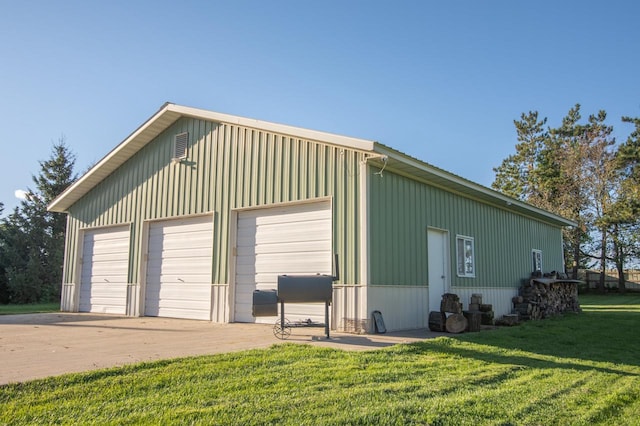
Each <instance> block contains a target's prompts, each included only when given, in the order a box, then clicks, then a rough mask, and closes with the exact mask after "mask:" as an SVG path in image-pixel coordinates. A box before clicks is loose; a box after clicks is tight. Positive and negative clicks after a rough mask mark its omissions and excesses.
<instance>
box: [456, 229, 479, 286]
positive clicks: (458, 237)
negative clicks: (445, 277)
mask: <svg viewBox="0 0 640 426" xmlns="http://www.w3.org/2000/svg"><path fill="white" fill-rule="evenodd" d="M459 241H463V242H464V243H463V245H464V246H466V243H467V242H470V243H471V256H470V260H471V272H467V270H466V269H467V268H466V267H465V268H464V270H463V271H462V272H461V271H460V259H464V262H465V263H467V260H466V256H465V254H464V253H460V245H459V244H458V243H459ZM456 274H457V275H458V276H459V277H464V278H475V277H476V248H475V241H474V238H473V237H469V236H467V235H456Z"/></svg>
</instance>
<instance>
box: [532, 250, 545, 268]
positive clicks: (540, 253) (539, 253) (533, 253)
mask: <svg viewBox="0 0 640 426" xmlns="http://www.w3.org/2000/svg"><path fill="white" fill-rule="evenodd" d="M537 255H539V256H540V269H536V264H537V263H538V260H537V259H536V256H537ZM531 261H532V265H531V266H532V268H533V272H536V271H540V272H542V265H543V263H542V250H538V249H531Z"/></svg>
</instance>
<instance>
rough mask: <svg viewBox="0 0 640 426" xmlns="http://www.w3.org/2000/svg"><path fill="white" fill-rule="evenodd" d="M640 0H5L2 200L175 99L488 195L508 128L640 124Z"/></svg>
mask: <svg viewBox="0 0 640 426" xmlns="http://www.w3.org/2000/svg"><path fill="white" fill-rule="evenodd" d="M639 18H640V2H637V1H616V0H610V1H607V2H603V1H598V2H595V1H546V0H539V1H533V2H532V1H527V2H525V1H513V0H509V1H491V0H488V1H471V0H469V1H464V0H459V1H447V2H445V1H427V0H425V1H393V2H392V1H359V0H353V1H346V0H342V1H333V0H324V1H316V2H312V1H278V0H275V1H242V0H240V1H220V2H217V1H183V2H176V1H162V0H158V1H153V2H151V1H131V0H128V1H121V0H115V1H53V0H50V1H30V0H24V1H9V0H0V99H1V100H2V102H0V130H1V131H2V158H3V159H4V161H3V165H2V167H0V201H1V202H3V203H4V204H5V214H6V213H7V212H8V210H11V209H12V208H13V207H14V206H15V205H16V204H17V203H18V202H19V201H18V200H17V199H16V198H15V196H14V192H15V190H17V189H26V188H27V187H31V188H33V187H34V185H33V183H32V181H31V175H33V174H37V173H38V171H39V164H38V161H42V160H45V159H47V158H48V157H49V155H50V152H51V146H52V143H53V142H55V141H57V140H58V139H59V138H60V137H61V136H63V135H64V137H65V138H66V141H67V144H68V146H69V147H70V148H71V150H72V151H73V152H74V153H75V154H76V156H77V164H76V167H77V170H78V171H84V170H86V168H87V167H88V166H89V165H90V164H93V163H95V162H96V161H98V160H100V159H101V158H102V157H103V156H104V155H105V154H107V153H108V152H109V151H110V150H111V149H112V148H114V147H115V146H116V145H117V144H118V143H120V142H121V141H122V140H123V139H125V138H126V137H127V136H128V135H129V134H130V133H131V132H132V131H134V130H135V129H136V128H137V127H138V126H139V125H140V124H142V123H143V122H144V121H145V120H146V119H147V118H149V117H150V116H151V115H153V114H154V113H155V112H156V111H157V110H158V108H160V106H161V105H162V104H163V103H164V102H166V101H170V102H174V103H178V104H182V105H187V106H193V107H198V108H204V109H209V110H213V111H217V112H222V113H227V114H235V115H240V116H245V117H250V118H256V119H260V120H266V121H273V122H278V123H284V124H289V125H294V126H300V127H305V128H310V129H315V130H322V131H326V132H331V133H338V134H343V135H348V136H354V137H360V138H365V139H372V140H377V141H379V142H382V143H384V144H386V145H389V146H391V147H393V148H396V149H398V150H400V151H403V152H405V153H407V154H410V155H412V156H414V157H417V158H419V159H421V160H424V161H426V162H428V163H431V164H433V165H435V166H438V167H441V168H444V169H446V170H448V171H451V172H453V173H455V174H458V175H460V176H463V177H465V178H468V179H471V180H473V181H476V182H478V183H480V184H483V185H486V186H489V185H490V184H491V182H492V181H493V177H494V174H493V170H492V169H493V167H496V166H498V165H499V164H500V163H501V161H502V160H503V159H504V158H505V157H507V156H508V155H509V154H511V153H512V152H513V151H514V146H515V144H516V136H515V130H514V126H513V120H514V119H518V118H519V117H520V114H521V113H523V112H527V111H529V110H537V111H539V112H540V114H541V115H542V116H546V117H548V118H549V124H551V125H557V124H559V122H560V120H561V119H562V117H563V116H564V115H565V114H566V112H567V111H568V110H569V108H571V107H572V106H573V105H574V104H576V103H580V104H581V105H582V111H583V115H584V116H585V118H586V115H588V114H590V113H595V112H597V111H598V110H600V109H604V110H605V111H607V113H608V117H609V120H608V121H609V123H610V124H613V125H614V126H615V127H616V136H617V137H618V139H619V140H624V139H625V138H626V137H627V135H628V133H629V132H630V131H631V129H630V127H629V125H627V124H622V123H621V122H620V117H621V116H622V115H629V116H640V75H639V74H638V69H639V68H640V67H639V65H640V54H639V53H640V52H639V50H640V43H639V42H640V25H638V22H640V19H639Z"/></svg>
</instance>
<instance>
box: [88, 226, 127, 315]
mask: <svg viewBox="0 0 640 426" xmlns="http://www.w3.org/2000/svg"><path fill="white" fill-rule="evenodd" d="M129 234H130V232H129V227H128V226H124V227H117V228H104V229H97V230H87V231H85V232H84V237H83V247H82V269H81V278H80V295H79V306H78V310H79V311H80V312H95V313H109V314H125V313H126V304H127V287H128V284H127V283H128V269H129Z"/></svg>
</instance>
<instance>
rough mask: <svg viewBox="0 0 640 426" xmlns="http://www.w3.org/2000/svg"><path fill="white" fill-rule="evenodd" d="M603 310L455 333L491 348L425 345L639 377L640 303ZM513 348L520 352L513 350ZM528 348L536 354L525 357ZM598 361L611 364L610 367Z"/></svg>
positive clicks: (535, 364) (543, 365)
mask: <svg viewBox="0 0 640 426" xmlns="http://www.w3.org/2000/svg"><path fill="white" fill-rule="evenodd" d="M599 308H600V307H598V309H593V310H585V312H583V313H581V314H565V315H564V316H562V317H555V318H550V319H546V320H542V321H528V322H526V323H523V324H521V325H519V326H516V327H509V328H499V329H497V330H491V331H485V332H480V333H467V334H462V335H456V336H451V338H452V339H454V340H456V341H458V342H469V343H475V344H479V345H487V346H490V347H492V348H493V349H492V350H489V351H476V350H473V349H470V347H464V345H458V344H450V342H447V340H434V341H431V342H423V343H420V345H429V346H431V347H433V346H436V347H437V349H438V350H441V351H444V352H447V353H450V354H452V355H457V356H461V357H471V358H475V359H479V360H481V361H487V362H498V363H505V364H515V365H522V366H529V367H537V368H562V369H574V370H596V371H601V372H607V373H615V374H623V375H629V376H638V375H639V374H638V373H637V372H634V371H632V370H636V368H635V367H638V366H640V358H638V357H637V354H638V353H640V339H638V337H637V334H638V331H637V327H638V324H640V311H636V310H635V309H636V308H638V306H637V305H633V306H629V308H628V309H620V310H618V309H606V306H601V308H602V309H599ZM610 308H611V307H610ZM514 351H515V352H518V353H516V354H513V352H514ZM509 352H511V353H509ZM523 352H525V353H529V354H531V355H530V356H528V355H523V354H522V353H523ZM550 358H551V359H550ZM596 363H607V364H608V366H601V365H596ZM611 365H613V366H611ZM618 367H620V368H618ZM626 367H630V368H626ZM636 371H637V370H636Z"/></svg>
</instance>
